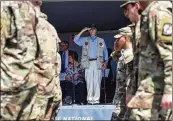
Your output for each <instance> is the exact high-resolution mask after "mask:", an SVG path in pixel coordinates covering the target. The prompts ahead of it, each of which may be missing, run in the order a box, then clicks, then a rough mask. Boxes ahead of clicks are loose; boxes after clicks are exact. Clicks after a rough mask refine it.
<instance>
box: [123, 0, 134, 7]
mask: <svg viewBox="0 0 173 121" xmlns="http://www.w3.org/2000/svg"><path fill="white" fill-rule="evenodd" d="M133 3H137V1H134V0H133V1H126V2H125V3H124V4H122V5H120V7H121V8H123V7H125V6H126V5H128V4H133Z"/></svg>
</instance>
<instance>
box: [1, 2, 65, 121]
mask: <svg viewBox="0 0 173 121" xmlns="http://www.w3.org/2000/svg"><path fill="white" fill-rule="evenodd" d="M41 4H42V2H41V0H32V1H1V115H0V120H50V119H54V117H55V113H56V112H57V109H58V107H59V106H60V105H61V97H62V94H61V88H60V84H59V76H58V75H59V73H60V67H61V59H60V55H59V53H57V49H58V47H57V43H58V42H60V39H59V37H58V35H57V32H56V30H55V28H54V27H53V26H52V25H51V24H50V23H49V22H48V21H47V16H46V15H45V14H44V13H42V12H41V11H40V6H41Z"/></svg>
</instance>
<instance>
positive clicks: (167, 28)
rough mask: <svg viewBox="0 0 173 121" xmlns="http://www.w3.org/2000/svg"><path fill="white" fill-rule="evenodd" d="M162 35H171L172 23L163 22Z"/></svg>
mask: <svg viewBox="0 0 173 121" xmlns="http://www.w3.org/2000/svg"><path fill="white" fill-rule="evenodd" d="M162 35H165V36H171V35H172V24H171V23H165V24H164V25H163V30H162Z"/></svg>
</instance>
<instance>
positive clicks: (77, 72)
mask: <svg viewBox="0 0 173 121" xmlns="http://www.w3.org/2000/svg"><path fill="white" fill-rule="evenodd" d="M65 78H66V81H67V85H66V90H67V93H66V98H65V101H64V102H65V103H66V104H72V99H74V98H73V91H74V90H75V92H74V93H75V101H76V103H78V104H81V105H83V104H84V103H85V88H86V87H85V84H84V70H83V69H81V68H80V64H79V63H78V55H77V53H76V52H74V51H69V65H68V67H67V70H66V77H65ZM74 86H75V87H74Z"/></svg>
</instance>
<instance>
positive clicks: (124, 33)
mask: <svg viewBox="0 0 173 121" xmlns="http://www.w3.org/2000/svg"><path fill="white" fill-rule="evenodd" d="M118 32H119V33H118V34H116V35H115V36H114V38H116V39H118V38H120V37H122V36H130V37H132V30H131V28H130V27H129V26H127V27H123V28H121V29H119V30H118Z"/></svg>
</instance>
